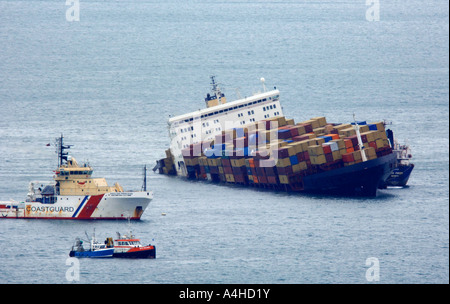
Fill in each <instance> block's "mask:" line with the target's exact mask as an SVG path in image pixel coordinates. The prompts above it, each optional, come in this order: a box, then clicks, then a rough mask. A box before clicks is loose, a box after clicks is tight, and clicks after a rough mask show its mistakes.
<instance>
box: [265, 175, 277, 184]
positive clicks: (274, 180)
mask: <svg viewBox="0 0 450 304" xmlns="http://www.w3.org/2000/svg"><path fill="white" fill-rule="evenodd" d="M267 182H268V183H269V184H274V185H276V184H278V178H277V177H276V176H268V177H267Z"/></svg>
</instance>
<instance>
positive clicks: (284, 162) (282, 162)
mask: <svg viewBox="0 0 450 304" xmlns="http://www.w3.org/2000/svg"><path fill="white" fill-rule="evenodd" d="M290 165H291V160H290V159H289V157H286V158H279V159H278V160H277V164H276V166H277V167H280V168H285V167H289V166H290Z"/></svg>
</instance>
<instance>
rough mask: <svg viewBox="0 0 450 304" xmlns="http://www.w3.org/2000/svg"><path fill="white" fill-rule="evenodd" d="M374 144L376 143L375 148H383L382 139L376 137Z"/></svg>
mask: <svg viewBox="0 0 450 304" xmlns="http://www.w3.org/2000/svg"><path fill="white" fill-rule="evenodd" d="M375 143H376V145H377V149H380V148H383V147H384V141H383V140H382V139H377V140H376V141H375Z"/></svg>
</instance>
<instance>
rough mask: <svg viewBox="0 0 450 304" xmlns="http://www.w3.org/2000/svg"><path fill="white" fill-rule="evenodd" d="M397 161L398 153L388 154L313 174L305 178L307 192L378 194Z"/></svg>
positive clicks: (304, 183) (304, 184)
mask: <svg viewBox="0 0 450 304" xmlns="http://www.w3.org/2000/svg"><path fill="white" fill-rule="evenodd" d="M395 163H396V155H395V154H392V153H391V154H388V155H385V156H381V157H379V158H376V159H372V160H368V161H366V162H361V163H357V164H354V165H351V166H347V167H343V168H339V169H335V170H330V171H325V172H321V173H317V174H312V175H309V176H306V177H304V178H303V189H299V190H300V191H306V192H329V193H343V194H356V195H362V196H376V195H377V189H379V188H380V187H381V186H382V185H383V184H384V182H385V181H386V179H387V178H388V177H389V175H390V173H391V171H392V168H393V167H394V166H395Z"/></svg>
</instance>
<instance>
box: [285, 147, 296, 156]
mask: <svg viewBox="0 0 450 304" xmlns="http://www.w3.org/2000/svg"><path fill="white" fill-rule="evenodd" d="M287 149H288V154H289V156H294V155H295V154H297V152H295V147H293V146H289V145H288V146H287Z"/></svg>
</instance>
